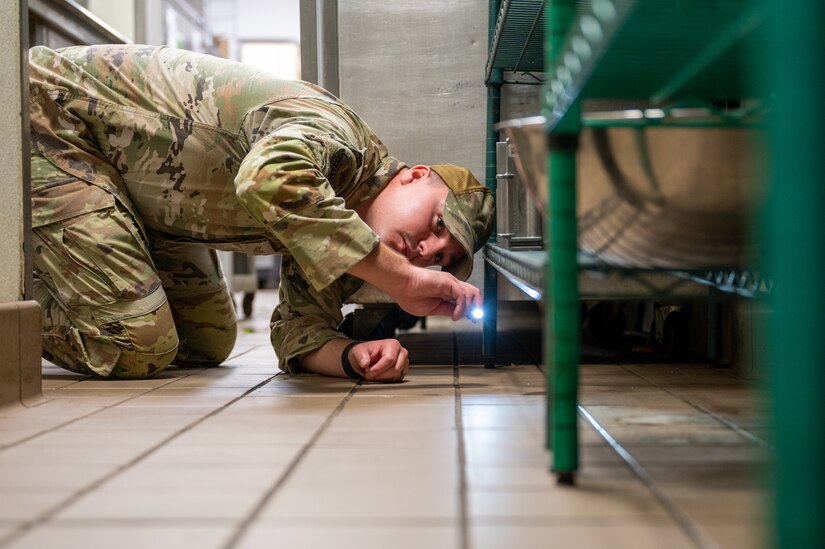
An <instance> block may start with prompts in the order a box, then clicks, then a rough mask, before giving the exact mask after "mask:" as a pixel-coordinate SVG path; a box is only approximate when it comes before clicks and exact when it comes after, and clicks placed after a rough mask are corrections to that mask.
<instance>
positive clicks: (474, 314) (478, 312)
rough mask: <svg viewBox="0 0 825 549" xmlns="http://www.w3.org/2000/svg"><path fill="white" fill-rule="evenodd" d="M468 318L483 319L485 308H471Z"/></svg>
mask: <svg viewBox="0 0 825 549" xmlns="http://www.w3.org/2000/svg"><path fill="white" fill-rule="evenodd" d="M467 318H469V319H470V320H481V319H482V318H484V309H482V308H481V307H473V308H472V309H470V312H469V313H467Z"/></svg>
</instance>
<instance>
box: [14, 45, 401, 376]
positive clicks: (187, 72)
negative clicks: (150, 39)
mask: <svg viewBox="0 0 825 549" xmlns="http://www.w3.org/2000/svg"><path fill="white" fill-rule="evenodd" d="M30 80H31V93H30V106H31V126H32V212H33V213H32V219H33V227H34V230H33V233H34V234H33V249H34V268H35V293H36V297H37V299H38V301H39V302H40V303H41V305H42V306H43V310H44V320H43V331H44V340H43V342H44V349H45V351H44V354H46V356H47V357H49V358H51V359H52V360H54V361H55V362H56V363H57V364H59V365H61V366H63V367H65V368H68V369H70V370H75V371H80V372H85V373H95V374H98V375H102V376H112V377H124V378H130V377H131V378H140V377H146V376H150V375H153V374H155V373H157V372H159V371H161V370H162V369H163V368H165V367H166V366H167V365H168V364H169V363H170V362H172V361H174V362H175V363H176V364H217V363H220V362H221V361H222V360H223V359H225V358H226V356H228V353H229V352H230V351H231V349H232V345H233V344H234V340H235V314H234V309H233V304H232V300H231V297H230V295H229V293H228V291H227V289H226V284H225V282H224V279H223V275H222V273H221V270H220V266H219V263H218V261H217V258H216V255H215V252H214V250H215V249H221V250H235V251H241V252H246V253H251V254H272V253H283V254H286V255H285V257H284V261H283V266H282V275H281V281H282V282H281V292H280V293H281V304H280V305H279V306H278V309H277V310H276V311H275V313H274V314H273V318H272V342H273V345H274V346H275V349H276V350H277V352H278V356H279V358H280V366H281V368H283V369H294V368H295V366H296V358H298V357H300V356H301V355H303V354H305V353H307V352H309V351H312V350H313V349H316V348H318V347H320V346H322V345H323V344H324V343H326V342H327V341H329V340H331V339H335V338H340V337H343V335H342V334H341V333H339V332H337V330H336V326H337V325H338V323H339V322H340V320H341V312H340V307H341V304H342V303H343V301H344V300H345V299H346V298H347V297H348V296H349V295H351V293H353V292H354V291H355V290H356V289H357V288H358V286H359V285H360V283H361V282H360V280H358V279H355V278H354V277H351V276H344V274H345V272H346V271H347V270H348V269H350V268H351V267H352V266H353V265H355V264H356V263H358V262H359V261H360V260H361V259H363V258H364V257H365V256H366V255H368V254H369V253H370V252H371V251H372V250H373V249H374V247H375V246H377V245H378V236H377V235H376V234H375V233H374V232H373V231H372V230H371V229H370V228H369V226H367V225H366V224H365V223H364V222H363V221H362V220H361V219H360V218H359V217H358V216H357V214H356V213H355V212H354V211H353V209H354V208H355V207H356V206H357V205H358V204H360V203H362V202H364V201H366V200H368V199H370V198H372V197H373V196H375V195H376V194H377V193H378V192H379V191H380V190H381V189H382V188H383V187H384V185H385V184H386V183H387V181H389V179H391V178H392V177H393V176H394V175H395V173H397V171H398V170H399V169H400V168H401V167H403V165H402V164H400V163H399V162H398V161H396V160H395V159H393V158H391V157H388V156H387V152H386V149H385V148H384V145H383V144H382V143H381V142H380V141H379V140H378V138H377V137H376V136H375V135H374V134H373V133H372V131H371V130H370V129H369V127H367V125H366V124H365V123H364V121H363V120H361V119H360V118H359V117H358V116H357V115H356V114H355V113H353V112H352V111H351V110H349V108H347V107H346V106H345V105H343V104H342V103H340V102H339V101H338V100H337V99H336V98H335V97H333V96H331V95H329V94H328V93H327V92H325V91H324V90H322V89H320V88H318V87H316V86H313V85H311V84H308V83H305V82H291V81H290V82H288V81H282V80H277V79H275V78H273V77H272V76H270V75H268V74H266V73H262V72H258V71H256V70H254V69H253V68H251V67H247V66H244V65H240V64H238V63H234V62H231V61H227V60H223V59H218V58H215V57H211V56H205V55H200V54H195V53H191V52H184V51H178V50H173V49H169V48H155V47H145V46H93V47H79V48H66V49H63V50H58V51H52V50H49V49H46V48H43V47H37V48H33V49H32V50H31V52H30Z"/></svg>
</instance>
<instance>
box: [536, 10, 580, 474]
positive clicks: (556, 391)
mask: <svg viewBox="0 0 825 549" xmlns="http://www.w3.org/2000/svg"><path fill="white" fill-rule="evenodd" d="M575 15H576V6H575V1H574V0H563V1H562V0H559V1H555V2H551V3H550V5H549V9H548V10H547V15H546V17H547V19H546V26H545V28H546V29H547V31H546V35H545V52H546V59H545V66H546V67H551V66H553V65H552V63H553V61H554V57H555V55H556V52H560V51H562V49H563V47H564V41H565V38H566V36H567V32H568V29H570V27H571V25H572V23H573V21H574V19H575ZM545 107H546V108H551V107H552V105H545ZM580 127H581V120H580V109H579V107H578V102H576V103H574V105H573V107H572V108H571V109H569V110H568V112H567V114H566V115H565V118H564V119H563V120H562V121H561V122H560V123H559V124H558V125H557V126H556V127H555V128H553V131H552V132H551V133H549V134H548V142H549V144H548V146H549V154H548V174H549V179H550V181H549V194H548V196H549V200H548V212H547V213H548V217H547V218H548V223H547V224H546V234H545V241H546V242H547V243H548V248H549V253H550V257H549V261H548V262H547V264H546V271H545V277H544V285H545V288H544V296H545V301H544V316H545V319H544V327H545V329H544V333H545V341H544V363H545V364H546V366H547V369H548V371H547V414H548V417H547V447H548V449H551V450H552V451H553V466H552V469H553V471H554V472H555V473H556V474H557V475H558V481H559V483H561V484H572V483H573V481H574V475H575V472H576V470H577V469H578V466H579V443H578V429H577V415H576V404H577V397H578V385H579V292H578V266H577V263H576V250H577V228H576V148H577V145H578V137H579V130H580Z"/></svg>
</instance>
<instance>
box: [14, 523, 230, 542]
mask: <svg viewBox="0 0 825 549" xmlns="http://www.w3.org/2000/svg"><path fill="white" fill-rule="evenodd" d="M231 531H232V528H231V526H228V525H227V526H219V525H215V524H214V523H208V524H198V525H194V526H192V525H189V526H181V525H176V524H161V525H153V524H152V523H148V524H136V525H128V524H123V525H118V526H113V525H111V524H100V523H99V522H97V523H91V524H90V523H84V524H83V525H72V524H68V525H66V524H65V523H63V522H59V521H58V522H57V523H53V524H46V525H44V526H41V527H39V528H38V529H36V530H34V531H33V532H30V533H28V534H26V535H25V536H23V537H22V538H20V539H19V540H17V541H16V542H15V543H14V544H13V545H12V547H13V548H14V549H44V548H47V547H60V548H61V549H104V548H110V547H117V548H118V549H171V548H176V547H197V548H198V549H210V548H219V547H223V545H224V543H225V541H226V540H227V539H228V538H229V535H230V533H231Z"/></svg>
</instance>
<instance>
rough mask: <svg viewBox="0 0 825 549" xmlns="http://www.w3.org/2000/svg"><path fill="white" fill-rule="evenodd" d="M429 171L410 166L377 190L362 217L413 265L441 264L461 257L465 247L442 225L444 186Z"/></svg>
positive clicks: (444, 264) (445, 195)
mask: <svg viewBox="0 0 825 549" xmlns="http://www.w3.org/2000/svg"><path fill="white" fill-rule="evenodd" d="M420 168H423V170H421V169H420ZM424 170H426V173H425V172H424ZM429 174H430V172H429V169H427V168H426V167H423V166H415V167H413V168H411V169H410V170H408V172H405V173H404V174H403V175H402V177H401V179H400V181H394V182H392V183H390V184H389V186H388V187H387V188H386V189H384V191H382V192H381V193H379V195H378V196H377V197H376V198H375V201H374V202H373V203H372V204H371V206H370V208H369V210H368V211H367V212H366V214H365V215H363V216H362V217H363V218H364V221H366V223H367V224H368V225H369V226H370V227H371V228H372V230H374V231H375V232H376V233H378V235H379V236H380V237H381V242H383V243H384V244H386V245H388V246H389V247H390V248H392V249H394V250H395V251H396V252H398V253H400V254H401V255H403V256H405V257H406V258H407V259H409V260H410V262H411V263H412V264H413V265H416V266H419V267H429V266H431V265H440V266H442V267H443V266H446V265H449V264H450V263H452V262H453V261H455V260H456V259H458V258H459V257H461V256H463V255H464V249H463V248H462V247H461V245H460V244H459V243H458V240H456V239H455V238H454V237H453V236H452V235H451V234H450V231H449V230H447V227H446V226H445V225H444V219H443V217H442V211H443V210H444V201H445V200H446V198H447V192H448V189H447V186H446V185H444V184H443V183H440V182H439V183H436V184H433V183H432V182H430V180H429V177H430V175H429Z"/></svg>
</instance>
